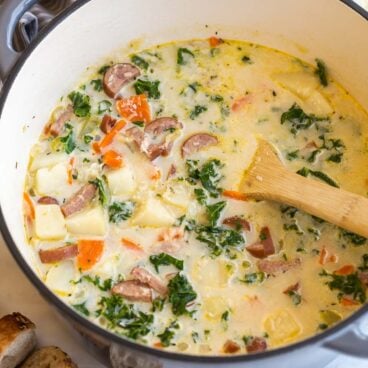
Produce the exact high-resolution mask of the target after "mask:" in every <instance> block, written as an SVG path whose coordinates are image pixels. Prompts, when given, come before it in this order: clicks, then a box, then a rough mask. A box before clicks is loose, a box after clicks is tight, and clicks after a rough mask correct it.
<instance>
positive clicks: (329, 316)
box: [319, 309, 342, 326]
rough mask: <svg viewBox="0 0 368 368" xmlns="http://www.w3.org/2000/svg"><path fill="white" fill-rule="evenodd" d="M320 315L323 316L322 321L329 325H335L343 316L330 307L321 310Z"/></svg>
mask: <svg viewBox="0 0 368 368" xmlns="http://www.w3.org/2000/svg"><path fill="white" fill-rule="evenodd" d="M319 315H320V316H321V319H322V321H323V322H324V323H326V325H328V326H331V325H334V324H335V323H337V322H339V321H341V319H342V316H341V315H340V314H339V313H338V312H336V311H334V310H329V309H326V310H321V311H320V312H319Z"/></svg>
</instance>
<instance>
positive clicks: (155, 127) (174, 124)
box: [144, 117, 183, 135]
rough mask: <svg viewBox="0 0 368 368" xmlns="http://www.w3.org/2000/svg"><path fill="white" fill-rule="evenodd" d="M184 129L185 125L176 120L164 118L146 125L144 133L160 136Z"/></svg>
mask: <svg viewBox="0 0 368 368" xmlns="http://www.w3.org/2000/svg"><path fill="white" fill-rule="evenodd" d="M182 127H183V125H182V124H181V123H180V122H179V121H178V120H177V119H176V118H172V117H162V118H157V119H155V120H153V121H151V122H150V123H149V124H148V125H146V127H145V128H144V131H145V132H146V133H148V134H152V135H160V134H162V133H164V132H166V131H168V130H171V129H179V128H182Z"/></svg>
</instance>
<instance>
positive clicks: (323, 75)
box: [316, 59, 328, 87]
mask: <svg viewBox="0 0 368 368" xmlns="http://www.w3.org/2000/svg"><path fill="white" fill-rule="evenodd" d="M316 64H317V69H316V75H317V76H318V78H319V81H320V82H321V84H322V86H324V87H326V86H328V79H327V67H326V64H325V63H324V62H323V61H322V60H321V59H316Z"/></svg>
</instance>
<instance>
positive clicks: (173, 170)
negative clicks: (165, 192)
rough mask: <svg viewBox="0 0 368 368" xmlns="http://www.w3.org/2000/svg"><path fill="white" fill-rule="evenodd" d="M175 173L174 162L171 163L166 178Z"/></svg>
mask: <svg viewBox="0 0 368 368" xmlns="http://www.w3.org/2000/svg"><path fill="white" fill-rule="evenodd" d="M175 174H176V166H175V165H174V164H171V166H170V168H169V171H168V172H167V178H168V179H169V178H171V177H173V176H174V175H175Z"/></svg>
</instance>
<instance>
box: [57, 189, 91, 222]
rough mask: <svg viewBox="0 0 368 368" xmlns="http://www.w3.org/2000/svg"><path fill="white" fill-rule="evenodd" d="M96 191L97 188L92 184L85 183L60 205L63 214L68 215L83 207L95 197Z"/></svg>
mask: <svg viewBox="0 0 368 368" xmlns="http://www.w3.org/2000/svg"><path fill="white" fill-rule="evenodd" d="M96 191H97V188H96V186H95V185H94V184H91V183H88V184H85V185H84V186H83V187H82V188H80V189H79V190H78V192H76V193H74V194H73V195H72V196H71V197H70V198H69V199H68V200H67V201H66V202H65V203H64V204H63V205H62V206H61V211H62V213H63V214H64V216H65V217H68V216H70V215H72V214H73V213H75V212H79V211H80V210H82V209H83V208H85V207H86V206H87V205H88V204H89V203H90V202H91V201H92V199H93V198H94V197H95V195H96Z"/></svg>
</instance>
